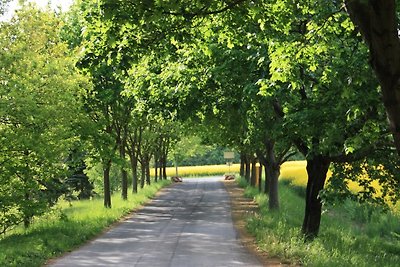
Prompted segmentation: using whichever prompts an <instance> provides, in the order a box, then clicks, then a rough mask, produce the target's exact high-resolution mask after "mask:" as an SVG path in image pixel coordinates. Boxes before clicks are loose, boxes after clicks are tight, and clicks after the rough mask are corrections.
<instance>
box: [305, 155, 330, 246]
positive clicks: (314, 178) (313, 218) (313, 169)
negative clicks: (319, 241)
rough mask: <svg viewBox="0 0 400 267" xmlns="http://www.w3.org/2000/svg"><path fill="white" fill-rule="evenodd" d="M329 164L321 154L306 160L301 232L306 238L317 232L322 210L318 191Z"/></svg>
mask: <svg viewBox="0 0 400 267" xmlns="http://www.w3.org/2000/svg"><path fill="white" fill-rule="evenodd" d="M329 164H330V161H329V160H327V159H326V158H325V157H323V156H321V155H318V156H315V157H314V158H312V159H308V160H307V174H308V181H307V191H306V208H305V214H304V221H303V227H302V232H303V234H304V235H305V237H306V239H308V240H312V239H313V238H315V237H316V236H317V235H318V232H319V226H320V222H321V212H322V203H321V199H320V198H319V192H320V191H321V190H322V189H323V188H324V185H325V180H326V174H327V172H328V168H329Z"/></svg>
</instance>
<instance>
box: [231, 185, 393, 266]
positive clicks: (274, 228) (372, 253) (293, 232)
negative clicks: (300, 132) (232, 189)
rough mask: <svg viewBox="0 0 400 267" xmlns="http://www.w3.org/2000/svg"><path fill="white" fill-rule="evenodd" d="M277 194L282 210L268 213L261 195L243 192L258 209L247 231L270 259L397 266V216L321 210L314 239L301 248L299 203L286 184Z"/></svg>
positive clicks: (350, 208)
mask: <svg viewBox="0 0 400 267" xmlns="http://www.w3.org/2000/svg"><path fill="white" fill-rule="evenodd" d="M244 183H245V182H243V181H239V184H241V185H243V184H244ZM279 191H280V192H279V193H280V201H281V209H280V211H276V212H271V211H269V210H268V208H267V205H266V204H267V197H266V196H265V195H263V194H261V195H260V194H258V190H256V189H254V188H250V187H247V188H246V189H245V195H246V196H249V197H254V198H255V200H256V201H257V202H258V203H259V205H260V213H259V214H258V215H255V216H252V217H250V218H249V220H248V222H247V228H248V230H249V231H250V232H251V233H252V234H253V235H255V237H256V239H257V243H258V246H259V247H260V249H262V250H264V251H267V252H268V253H269V255H271V256H277V257H279V258H281V259H283V260H285V261H289V262H292V263H294V264H301V265H304V266H399V263H400V215H399V214H396V213H386V214H384V213H381V212H380V210H379V209H377V208H374V207H371V206H366V205H360V204H358V203H354V202H351V201H348V202H345V204H344V205H341V206H336V207H329V208H326V209H325V210H324V213H323V216H322V221H321V228H320V235H319V237H318V238H317V239H315V240H314V241H313V242H311V243H304V240H303V238H302V236H301V235H300V227H301V224H302V218H303V215H304V198H303V197H301V196H300V195H299V192H297V191H296V190H293V188H291V187H290V185H288V183H281V184H280V190H279Z"/></svg>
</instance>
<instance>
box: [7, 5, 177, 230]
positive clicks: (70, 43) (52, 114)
mask: <svg viewBox="0 0 400 267" xmlns="http://www.w3.org/2000/svg"><path fill="white" fill-rule="evenodd" d="M4 5H5V2H4V1H3V2H1V5H0V6H1V7H2V9H4ZM81 5H82V8H84V7H85V4H84V3H81ZM86 23H87V24H86ZM85 25H89V22H86V21H85V20H84V16H83V14H82V13H81V9H80V6H79V5H77V6H75V9H73V10H72V11H71V12H70V13H69V14H58V13H54V12H53V11H50V10H44V11H43V10H38V9H37V8H36V7H35V6H34V5H32V4H26V5H24V7H23V8H22V9H21V10H19V11H18V12H17V14H16V15H15V16H14V18H12V20H11V21H8V22H3V23H2V24H1V28H0V39H1V40H0V70H1V73H0V92H1V93H0V139H1V140H2V142H1V145H0V225H1V230H0V233H5V232H6V231H8V230H9V229H11V228H12V227H14V226H16V225H19V224H20V223H24V225H25V226H26V227H28V226H29V224H30V223H31V221H32V219H33V218H34V216H39V215H41V214H43V213H45V212H47V211H48V210H49V208H50V207H51V206H53V205H54V204H55V203H56V202H57V201H58V199H59V198H60V197H61V196H66V197H68V198H69V199H70V198H71V196H72V197H73V196H78V197H79V198H88V197H91V196H92V195H93V192H92V190H93V184H92V182H93V181H89V180H88V177H87V175H86V172H87V171H86V170H85V169H86V168H87V167H89V168H96V167H97V166H98V165H99V164H100V165H101V169H102V176H103V187H104V188H97V189H96V191H98V192H102V193H104V205H105V206H106V207H111V187H110V185H111V183H112V181H110V170H111V165H112V163H113V164H114V165H115V167H114V168H119V169H120V171H119V173H120V175H121V185H120V186H119V188H120V189H121V195H122V197H123V198H124V199H127V197H128V190H129V189H128V185H131V190H132V191H133V192H137V191H138V188H143V187H144V186H145V185H146V184H150V183H151V180H150V161H151V160H153V162H154V164H155V166H156V177H155V180H156V181H157V180H158V179H166V171H165V168H166V164H167V155H168V152H169V151H170V149H171V147H172V145H174V144H175V143H176V142H177V141H178V140H179V138H180V132H181V129H180V128H181V127H180V125H179V123H178V122H177V121H176V111H174V109H173V107H172V108H171V109H166V108H165V106H162V105H169V103H170V102H169V101H168V99H165V101H164V103H162V101H158V99H156V98H152V97H150V95H151V94H152V92H151V91H150V90H147V89H146V88H145V87H146V86H147V84H146V83H147V82H148V81H146V79H143V80H142V81H141V82H142V83H143V84H142V85H137V84H132V85H129V82H130V81H128V80H124V84H123V83H122V81H121V79H120V78H119V77H118V75H120V74H118V71H120V70H118V69H116V68H114V67H113V66H112V65H111V64H110V65H107V60H106V59H105V60H104V61H100V62H98V64H97V65H96V64H94V63H90V62H89V60H88V59H87V58H85V57H84V56H82V54H81V51H82V49H83V47H84V45H86V47H87V48H86V51H89V49H90V48H89V45H88V43H89V41H90V38H91V37H90V35H89V34H88V35H86V37H85V38H88V40H87V42H88V43H86V39H84V38H82V35H81V30H82V29H83V28H84V27H86V26H85ZM143 77H144V76H143ZM134 82H138V81H134ZM136 86H138V87H136ZM125 87H130V88H133V87H135V88H137V89H136V93H135V94H130V95H123V94H121V92H122V91H123V90H124V88H125ZM159 97H161V96H159ZM167 101H168V102H167Z"/></svg>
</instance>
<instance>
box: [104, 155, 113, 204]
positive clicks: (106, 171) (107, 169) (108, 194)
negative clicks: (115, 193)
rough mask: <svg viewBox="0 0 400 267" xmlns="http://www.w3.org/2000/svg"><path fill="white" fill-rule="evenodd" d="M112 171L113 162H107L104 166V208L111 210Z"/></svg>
mask: <svg viewBox="0 0 400 267" xmlns="http://www.w3.org/2000/svg"><path fill="white" fill-rule="evenodd" d="M110 169H111V160H107V162H105V163H104V166H103V183H104V207H106V208H111V188H110Z"/></svg>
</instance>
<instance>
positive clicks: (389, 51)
mask: <svg viewBox="0 0 400 267" xmlns="http://www.w3.org/2000/svg"><path fill="white" fill-rule="evenodd" d="M346 8H347V11H348V13H349V15H350V18H351V20H352V21H353V23H354V24H355V25H356V26H357V27H358V29H359V31H360V32H361V35H362V36H363V37H364V39H365V41H366V42H367V44H368V46H369V52H370V62H371V65H372V68H373V69H374V71H375V74H376V75H377V77H378V80H379V83H380V85H381V90H382V96H383V104H384V106H385V109H386V113H387V115H388V119H389V122H390V129H391V131H392V135H393V138H394V142H395V146H396V149H397V152H398V154H399V155H400V39H399V32H398V21H397V13H396V1H395V0H381V1H377V0H368V1H364V0H347V1H346Z"/></svg>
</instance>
